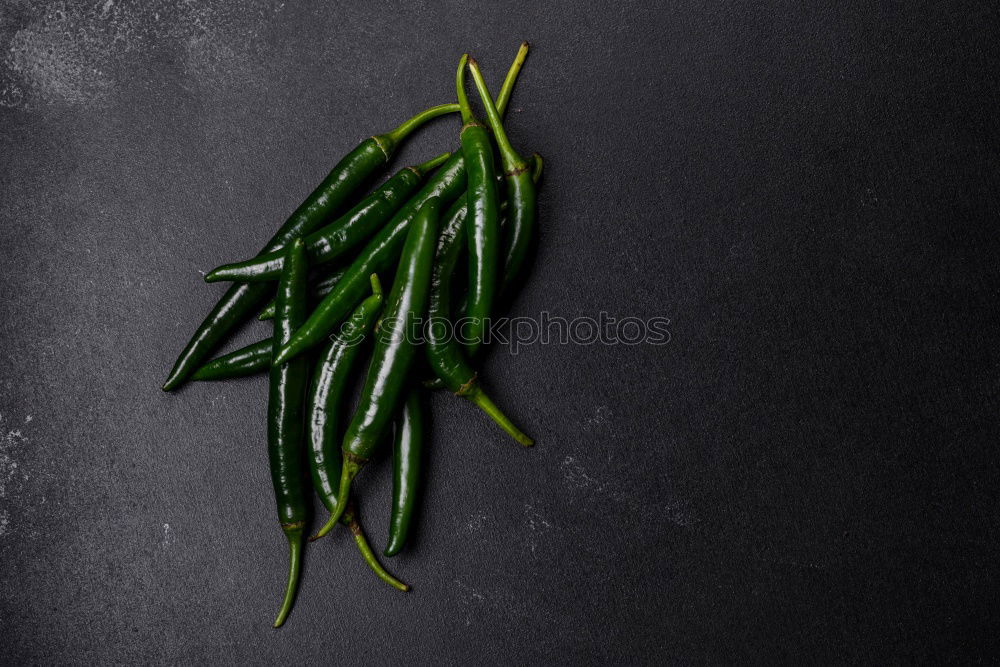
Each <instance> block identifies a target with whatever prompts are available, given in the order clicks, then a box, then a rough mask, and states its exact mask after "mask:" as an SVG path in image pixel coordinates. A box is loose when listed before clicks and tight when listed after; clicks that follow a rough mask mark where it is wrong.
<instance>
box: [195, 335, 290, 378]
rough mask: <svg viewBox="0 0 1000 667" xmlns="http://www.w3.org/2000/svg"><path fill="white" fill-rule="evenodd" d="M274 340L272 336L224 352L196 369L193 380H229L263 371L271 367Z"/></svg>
mask: <svg viewBox="0 0 1000 667" xmlns="http://www.w3.org/2000/svg"><path fill="white" fill-rule="evenodd" d="M273 354H274V341H273V340H271V339H270V338H265V339H264V340H259V341H257V342H256V343H251V344H250V345H247V346H246V347H241V348H240V349H238V350H236V351H235V352H230V353H229V354H223V355H222V356H219V357H216V358H215V359H212V360H211V361H210V362H208V363H207V364H205V365H204V366H202V367H201V368H199V369H198V370H197V371H195V373H194V375H192V376H191V379H192V380H199V381H208V380H227V379H229V378H239V377H244V376H247V375H255V374H257V373H263V372H264V371H266V370H267V369H268V368H270V367H271V355H273Z"/></svg>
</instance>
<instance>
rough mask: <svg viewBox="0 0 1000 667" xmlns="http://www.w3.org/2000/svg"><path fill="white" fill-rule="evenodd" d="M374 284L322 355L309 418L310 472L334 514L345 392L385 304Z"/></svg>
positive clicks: (339, 468) (323, 532)
mask: <svg viewBox="0 0 1000 667" xmlns="http://www.w3.org/2000/svg"><path fill="white" fill-rule="evenodd" d="M371 284H372V296H370V297H368V298H367V299H365V300H364V301H362V302H361V305H360V306H358V307H357V308H356V309H355V310H354V312H353V313H352V314H351V317H350V318H349V319H348V320H347V322H345V324H344V326H343V327H341V332H340V334H339V335H337V336H335V337H333V338H332V340H331V341H330V342H329V343H328V344H327V345H326V347H325V348H323V350H322V351H321V352H320V354H319V361H318V362H317V365H316V368H317V371H316V373H315V375H314V376H313V381H312V387H311V389H310V393H309V408H308V413H307V416H306V433H307V439H308V441H309V451H310V454H311V456H310V458H309V470H310V472H311V473H312V480H313V488H314V489H316V493H317V494H318V495H319V497H320V500H322V501H323V505H325V506H326V508H327V510H329V511H330V513H331V514H333V513H334V511H335V509H336V507H337V490H338V489H339V486H338V485H339V484H340V471H341V467H342V466H341V456H340V442H341V441H340V432H339V431H340V429H339V426H338V416H339V414H340V410H341V409H342V407H343V406H342V401H343V394H344V389H345V387H346V386H347V381H348V379H349V377H350V373H351V367H352V365H353V364H354V361H355V359H356V358H357V355H358V352H359V351H360V350H361V342H362V340H363V339H364V337H365V336H366V335H368V333H370V332H371V329H372V327H374V326H375V320H376V319H377V318H378V316H379V315H380V314H381V312H382V302H383V301H384V297H383V295H382V287H381V285H380V284H379V282H378V276H376V274H374V273H373V274H372V275H371ZM330 525H331V527H332V524H330ZM325 534H326V531H323V530H320V531H319V532H318V533H317V534H316V536H315V537H316V538H319V537H322V536H323V535H325ZM314 539H315V538H314Z"/></svg>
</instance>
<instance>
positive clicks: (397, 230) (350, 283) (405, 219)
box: [277, 44, 526, 363]
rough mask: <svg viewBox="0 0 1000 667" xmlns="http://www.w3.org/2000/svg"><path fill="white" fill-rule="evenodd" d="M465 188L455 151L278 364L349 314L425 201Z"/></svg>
mask: <svg viewBox="0 0 1000 667" xmlns="http://www.w3.org/2000/svg"><path fill="white" fill-rule="evenodd" d="M525 53H526V45H523V44H522V46H521V49H520V50H519V51H518V54H517V59H516V60H515V61H514V65H512V66H511V68H510V71H508V72H507V78H506V79H505V80H504V84H503V88H501V90H500V96H499V97H497V103H496V108H497V109H499V110H500V112H501V113H502V112H503V110H504V109H506V108H507V103H508V101H509V100H510V94H511V91H512V90H513V89H514V83H515V82H516V80H517V75H518V73H519V72H520V69H521V66H520V63H523V62H524V54H525ZM464 185H465V161H464V159H463V158H462V155H461V152H455V153H452V156H451V157H450V158H448V160H447V161H446V162H445V163H444V164H443V165H442V166H441V168H440V169H438V171H437V172H436V173H435V174H434V175H433V176H431V178H430V180H428V181H427V183H426V185H424V187H423V188H422V189H421V190H420V192H418V193H417V194H416V196H414V198H413V199H411V200H410V201H409V202H408V203H407V204H406V206H404V207H403V208H402V209H400V210H399V211H397V212H396V215H395V216H394V217H393V218H392V220H390V221H389V223H388V224H387V225H386V226H385V227H384V228H383V229H382V231H381V232H379V233H378V235H376V236H375V238H373V239H372V240H371V241H370V242H369V243H368V245H367V246H365V248H364V249H363V250H362V251H361V253H360V254H359V255H358V257H357V259H355V260H354V263H353V264H351V266H350V268H349V269H348V272H347V273H346V274H345V275H344V278H343V279H342V280H341V282H340V283H339V284H338V285H337V287H336V288H335V289H334V290H333V291H331V292H330V293H329V294H327V295H326V297H325V298H324V299H323V301H322V302H321V303H320V304H319V306H317V308H316V310H315V311H313V314H312V315H311V316H310V317H309V319H308V321H306V323H305V324H304V325H303V326H302V328H301V329H300V330H299V331H297V332H295V336H294V337H293V338H292V340H291V341H290V342H289V344H288V345H287V346H286V347H285V349H284V350H282V351H281V352H280V353H279V354H278V357H277V360H278V361H279V363H280V362H282V361H285V360H288V359H291V358H292V357H293V356H295V355H297V354H300V353H302V352H303V351H305V350H307V349H309V348H310V347H312V346H314V345H317V344H319V343H320V342H321V341H322V340H323V339H324V338H325V337H326V336H327V334H329V333H330V331H332V330H333V327H335V326H336V325H337V323H338V322H340V320H341V319H343V318H344V317H345V316H346V315H347V313H348V312H350V309H351V308H353V306H354V304H355V303H357V301H356V299H359V298H361V295H362V294H364V291H365V286H366V285H367V282H368V276H369V275H370V274H372V273H382V272H384V271H385V270H387V269H388V268H389V267H391V266H392V263H393V261H394V260H395V259H396V258H397V257H398V256H399V250H400V248H401V247H402V243H403V239H404V238H405V237H406V231H407V228H408V226H409V224H410V220H411V218H412V217H413V216H414V214H415V213H416V212H417V209H419V208H420V207H421V206H423V204H424V202H426V201H427V200H428V199H429V198H430V197H440V198H441V200H442V201H443V202H445V203H447V202H450V201H451V200H453V199H455V198H456V197H458V196H460V195H461V193H462V188H463V187H464Z"/></svg>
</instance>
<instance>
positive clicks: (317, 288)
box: [257, 268, 347, 320]
mask: <svg viewBox="0 0 1000 667" xmlns="http://www.w3.org/2000/svg"><path fill="white" fill-rule="evenodd" d="M346 271H347V269H346V268H342V269H337V270H336V271H334V272H333V273H331V274H330V275H328V276H327V277H326V278H323V279H322V280H320V281H319V282H317V283H316V284H315V285H313V286H312V287H310V289H309V299H310V300H311V301H313V302H316V301H319V300H321V299H322V298H323V297H324V296H326V295H327V294H329V293H330V290H332V289H333V288H334V286H335V285H336V284H337V283H338V282H340V279H341V278H343V277H344V273H345V272H346ZM273 317H274V300H273V299H272V300H271V302H270V303H269V304H267V305H266V306H264V308H263V309H262V310H261V311H260V314H259V315H258V316H257V319H258V320H270V319H272V318H273Z"/></svg>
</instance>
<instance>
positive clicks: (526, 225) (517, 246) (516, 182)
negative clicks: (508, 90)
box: [469, 58, 535, 289]
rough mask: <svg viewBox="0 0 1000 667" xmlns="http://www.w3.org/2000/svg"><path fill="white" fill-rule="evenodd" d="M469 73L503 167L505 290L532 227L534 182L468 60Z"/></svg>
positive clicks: (475, 66)
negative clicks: (506, 242)
mask: <svg viewBox="0 0 1000 667" xmlns="http://www.w3.org/2000/svg"><path fill="white" fill-rule="evenodd" d="M469 71H470V72H472V80H473V81H474V82H475V84H476V88H477V89H478V90H479V98H480V99H481V100H482V102H483V109H485V111H486V121H487V123H489V126H490V129H491V130H493V138H494V139H495V140H496V144H497V149H498V150H499V151H500V162H501V164H503V169H504V178H505V179H506V181H507V220H508V229H509V237H510V240H511V243H510V246H509V248H510V250H509V251H508V252H507V256H506V261H507V266H509V267H510V268H509V271H508V270H507V268H506V267H505V269H504V273H505V274H507V273H509V274H510V275H511V282H508V281H506V280H505V281H504V284H503V285H502V287H501V289H509V288H510V285H511V284H512V281H513V277H514V276H516V275H517V274H518V273H519V272H520V270H521V266H522V265H523V264H524V260H525V257H527V253H528V246H529V242H530V240H531V234H532V231H533V230H534V227H535V183H534V181H533V180H532V177H531V166H530V165H529V164H528V161H527V160H525V159H524V158H522V157H521V156H520V155H519V154H518V153H517V151H515V150H514V147H513V146H511V144H510V140H508V139H507V133H506V132H505V131H504V129H503V119H502V118H501V117H500V112H499V111H498V110H497V108H496V106H495V105H494V104H493V97H492V96H490V91H489V90H488V89H487V88H486V82H485V81H483V75H482V74H481V73H480V71H479V64H478V63H477V62H476V61H475V59H473V58H470V59H469Z"/></svg>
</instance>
